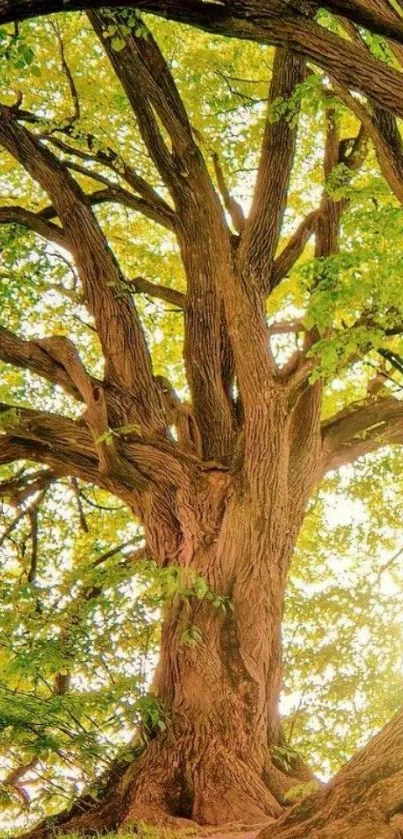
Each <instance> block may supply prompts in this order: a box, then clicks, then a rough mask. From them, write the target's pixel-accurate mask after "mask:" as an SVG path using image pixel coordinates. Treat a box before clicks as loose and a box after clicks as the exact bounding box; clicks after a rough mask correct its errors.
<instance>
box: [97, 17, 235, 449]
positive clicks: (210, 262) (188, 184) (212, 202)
mask: <svg viewBox="0 0 403 839" xmlns="http://www.w3.org/2000/svg"><path fill="white" fill-rule="evenodd" d="M89 17H90V20H91V21H92V23H93V25H94V28H95V31H96V32H97V34H98V36H99V38H100V40H101V43H102V44H103V46H104V49H105V51H106V53H107V55H108V57H109V60H110V61H111V64H112V66H113V68H114V70H115V72H116V74H117V76H118V78H119V79H120V81H121V83H122V85H123V87H124V89H125V91H126V94H127V97H128V99H129V102H130V103H131V105H132V108H133V111H134V113H135V115H136V118H137V121H138V125H139V129H140V132H141V134H142V137H143V140H144V143H145V145H146V147H147V150H148V153H149V155H150V157H151V158H152V160H153V161H154V163H155V165H156V167H157V168H158V170H159V171H160V173H161V176H162V178H163V179H164V180H165V183H166V185H167V187H168V188H169V189H170V191H171V194H172V196H173V199H174V201H175V208H176V216H177V219H178V226H177V234H178V240H179V245H180V248H181V255H182V260H183V264H184V267H185V271H186V276H187V281H188V289H187V306H186V318H185V362H186V370H187V375H188V380H189V385H190V389H191V394H192V404H193V408H194V414H195V419H196V422H197V424H198V426H199V429H200V432H201V436H202V439H203V453H204V455H205V456H206V457H208V458H210V457H226V456H227V454H228V450H229V449H230V447H231V444H232V426H233V416H232V411H231V405H230V402H229V398H228V386H227V383H226V382H225V373H226V361H225V360H226V359H227V358H228V357H229V355H230V353H229V348H228V337H227V333H226V329H225V328H223V317H222V303H221V293H222V291H223V287H224V283H223V278H224V277H225V276H227V274H228V270H229V266H230V261H231V250H230V237H229V232H228V229H227V226H226V223H225V219H224V214H223V211H222V208H221V206H220V203H219V200H218V197H217V195H216V193H215V191H214V187H213V184H212V182H211V178H210V175H209V172H208V170H207V166H206V164H205V161H204V159H203V156H202V154H201V152H200V150H199V148H198V146H197V144H196V142H195V139H194V137H193V132H192V129H191V126H190V123H189V120H188V117H187V114H186V111H185V108H184V105H183V102H182V100H181V98H180V96H179V92H178V90H177V88H176V85H175V82H174V79H173V77H172V74H171V72H170V69H169V67H168V65H167V63H166V61H165V59H164V57H163V56H162V54H161V52H160V50H159V47H158V45H157V44H156V42H155V40H154V39H153V37H152V35H151V33H147V37H138V36H137V35H136V34H130V35H126V34H125V35H124V38H123V39H124V41H125V44H126V46H125V47H124V49H121V50H119V51H118V52H117V51H116V50H114V49H113V48H112V45H111V40H110V38H109V37H108V36H107V34H105V26H106V25H107V23H108V22H109V20H108V18H106V17H105V16H104V15H103V14H102V13H93V14H90V15H89ZM142 26H143V24H142ZM122 37H123V36H122ZM156 115H157V116H158V119H159V121H160V123H162V125H163V126H164V129H165V131H166V133H167V134H168V136H169V138H170V142H171V148H168V146H167V145H166V143H165V141H164V140H163V138H162V135H161V134H160V131H159V127H158V123H157V117H156Z"/></svg>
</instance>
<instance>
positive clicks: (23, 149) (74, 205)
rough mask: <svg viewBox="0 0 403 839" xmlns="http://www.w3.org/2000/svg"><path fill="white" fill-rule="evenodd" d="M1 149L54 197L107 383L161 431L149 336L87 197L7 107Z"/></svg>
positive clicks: (1, 112) (1, 113)
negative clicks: (94, 328) (121, 391)
mask: <svg viewBox="0 0 403 839" xmlns="http://www.w3.org/2000/svg"><path fill="white" fill-rule="evenodd" d="M0 143H1V144H2V145H3V147H4V148H5V149H6V150H7V151H8V152H9V153H10V154H11V155H12V156H13V157H14V158H15V159H16V160H18V161H19V163H21V165H22V166H24V168H25V169H26V170H27V172H28V173H29V174H30V175H31V176H32V177H33V178H34V179H35V180H36V181H37V182H38V183H39V184H40V185H41V187H42V188H43V189H44V190H45V191H46V192H47V193H48V195H49V198H50V200H51V202H52V205H53V207H54V210H55V212H56V213H57V215H58V217H59V219H60V221H61V223H62V225H63V232H64V235H65V236H66V238H67V240H68V242H69V246H70V250H71V252H72V254H73V257H74V260H75V262H76V265H77V268H78V271H79V274H80V278H81V280H82V283H83V287H84V294H85V298H86V301H87V304H88V307H89V309H90V311H91V312H92V314H93V316H94V319H95V323H96V326H97V330H98V335H99V338H100V341H101V345H102V349H103V353H104V357H105V363H106V379H107V381H109V382H110V383H111V384H115V385H117V386H120V387H122V388H124V389H126V390H127V391H128V392H129V393H131V394H132V395H133V397H134V400H133V405H134V413H135V415H136V419H138V420H139V421H141V422H143V423H144V424H145V425H146V426H158V425H160V426H161V425H162V413H161V412H162V409H161V405H160V400H159V394H158V390H157V388H156V386H155V383H154V380H153V376H152V369H151V362H150V358H149V353H148V349H147V345H146V342H145V338H144V334H143V330H142V327H141V324H140V321H139V318H138V315H137V312H136V310H135V308H134V305H133V302H132V300H131V296H130V294H129V292H128V291H127V290H126V288H125V286H124V284H123V282H122V275H121V272H120V269H119V266H118V265H117V263H116V260H115V258H114V256H113V254H112V252H111V250H110V249H109V247H108V245H107V242H106V240H105V237H104V235H103V233H102V231H101V229H100V227H99V225H98V222H97V219H96V217H95V216H94V214H93V212H92V210H91V207H90V203H89V201H88V200H87V198H86V196H85V194H84V192H83V191H82V190H81V188H80V186H79V185H78V183H77V182H76V181H75V180H74V179H73V178H72V176H71V175H70V173H69V172H68V170H67V168H66V167H65V166H64V165H63V164H62V163H61V162H60V161H59V160H58V159H57V158H56V157H55V156H54V155H53V154H52V152H51V151H50V150H49V149H48V148H46V147H45V146H44V145H43V144H42V143H41V142H40V141H39V140H38V139H37V138H36V137H35V136H34V135H33V134H32V133H31V132H29V131H28V130H27V129H26V128H25V127H23V126H22V125H20V124H19V123H18V122H17V121H16V119H15V117H14V114H13V111H12V109H10V108H7V107H5V106H1V108H0Z"/></svg>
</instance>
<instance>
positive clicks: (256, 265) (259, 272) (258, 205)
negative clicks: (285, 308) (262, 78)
mask: <svg viewBox="0 0 403 839" xmlns="http://www.w3.org/2000/svg"><path fill="white" fill-rule="evenodd" d="M303 78H304V62H303V60H302V59H300V58H298V57H296V56H295V55H293V54H292V53H291V52H289V51H288V50H285V49H277V50H276V54H275V58H274V64H273V76H272V81H271V85H270V91H269V105H268V115H267V120H266V127H265V131H264V136H263V143H262V149H261V154H260V161H259V169H258V174H257V179H256V185H255V190H254V196H253V202H252V208H251V212H250V214H249V217H248V220H247V223H246V225H245V228H244V231H243V233H242V237H241V253H242V257H241V258H243V259H245V260H246V261H247V263H248V266H249V268H250V270H251V271H252V272H253V274H254V275H255V276H257V277H259V282H260V283H261V286H262V290H263V291H269V290H270V288H271V286H272V284H273V259H274V255H275V251H276V248H277V244H278V241H279V237H280V231H281V224H282V220H283V214H284V210H285V207H286V203H287V194H288V187H289V181H290V175H291V169H292V164H293V160H294V153H295V141H296V136H297V125H296V117H297V114H298V111H299V105H298V103H297V102H295V101H293V99H292V97H293V95H294V94H295V92H296V89H297V86H298V85H299V84H300V83H301V82H302V80H303ZM276 109H277V110H278V113H276Z"/></svg>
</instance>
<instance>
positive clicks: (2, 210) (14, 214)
mask: <svg viewBox="0 0 403 839" xmlns="http://www.w3.org/2000/svg"><path fill="white" fill-rule="evenodd" d="M0 224H21V225H22V226H23V227H28V228H29V229H30V230H33V232H34V233H37V234H38V236H42V237H43V238H44V239H47V240H48V241H49V242H54V243H55V244H56V245H59V246H60V247H61V248H65V249H66V250H68V249H69V242H68V239H67V238H66V236H65V233H64V232H63V229H62V228H61V227H58V226H57V224H52V223H51V222H49V221H46V220H45V219H43V218H42V217H41V215H40V214H38V213H33V212H31V211H30V210H26V209H25V207H18V206H17V205H14V206H13V205H10V206H7V207H0Z"/></svg>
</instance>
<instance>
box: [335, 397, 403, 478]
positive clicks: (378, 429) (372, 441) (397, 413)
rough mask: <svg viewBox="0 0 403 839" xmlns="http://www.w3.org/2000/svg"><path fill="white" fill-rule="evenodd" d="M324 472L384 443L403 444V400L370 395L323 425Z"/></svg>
mask: <svg viewBox="0 0 403 839" xmlns="http://www.w3.org/2000/svg"><path fill="white" fill-rule="evenodd" d="M322 438H323V453H324V472H328V471H330V470H331V469H338V468H339V467H340V466H344V465H345V464H348V463H353V462H354V461H355V460H357V458H358V457H361V456H362V455H364V454H367V453H368V452H372V451H376V449H378V448H381V447H382V446H386V445H390V444H393V443H403V402H402V401H400V400H398V399H396V398H395V397H393V396H389V397H384V398H374V397H371V398H369V399H367V400H364V401H363V402H361V403H358V404H357V405H356V406H354V405H351V406H349V407H348V408H346V409H344V410H343V411H341V412H340V413H339V414H337V415H336V416H334V417H332V418H331V419H329V420H327V421H326V422H325V423H323V424H322Z"/></svg>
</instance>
